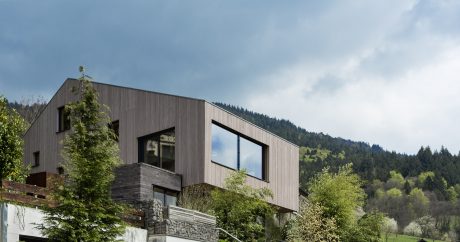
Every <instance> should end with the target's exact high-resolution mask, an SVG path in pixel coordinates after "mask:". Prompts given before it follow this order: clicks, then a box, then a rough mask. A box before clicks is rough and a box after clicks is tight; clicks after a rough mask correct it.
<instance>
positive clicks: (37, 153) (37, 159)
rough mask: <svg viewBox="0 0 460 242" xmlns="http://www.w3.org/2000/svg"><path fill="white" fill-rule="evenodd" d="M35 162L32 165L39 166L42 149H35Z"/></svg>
mask: <svg viewBox="0 0 460 242" xmlns="http://www.w3.org/2000/svg"><path fill="white" fill-rule="evenodd" d="M33 154H34V164H33V165H32V167H37V166H39V165H40V151H35V152H34V153H33Z"/></svg>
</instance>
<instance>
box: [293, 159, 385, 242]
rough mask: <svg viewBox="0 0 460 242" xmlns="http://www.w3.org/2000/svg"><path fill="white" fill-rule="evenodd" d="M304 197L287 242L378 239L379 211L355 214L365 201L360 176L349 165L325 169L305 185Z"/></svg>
mask: <svg viewBox="0 0 460 242" xmlns="http://www.w3.org/2000/svg"><path fill="white" fill-rule="evenodd" d="M307 190H308V193H309V195H308V198H307V200H305V201H303V202H302V204H301V210H300V215H299V217H298V218H296V220H295V221H294V223H293V226H292V227H291V229H290V231H289V232H288V238H289V239H290V240H291V241H363V242H365V241H379V240H380V233H381V230H382V225H383V214H381V213H378V212H369V213H367V214H363V215H361V214H359V213H358V211H359V209H360V208H361V207H362V206H363V204H364V201H365V197H366V196H365V193H364V190H363V189H362V188H361V180H360V178H359V177H358V176H357V175H356V174H354V173H353V171H352V166H351V164H346V165H344V166H342V167H340V168H339V170H338V172H331V171H330V170H329V169H327V168H325V169H323V171H322V172H321V173H318V174H317V175H316V176H315V177H314V178H313V179H312V180H311V181H310V183H309V184H308V187H307Z"/></svg>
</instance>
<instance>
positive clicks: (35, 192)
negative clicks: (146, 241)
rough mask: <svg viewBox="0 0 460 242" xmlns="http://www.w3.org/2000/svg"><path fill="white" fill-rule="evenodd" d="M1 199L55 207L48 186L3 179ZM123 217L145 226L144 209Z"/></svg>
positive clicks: (135, 210)
mask: <svg viewBox="0 0 460 242" xmlns="http://www.w3.org/2000/svg"><path fill="white" fill-rule="evenodd" d="M0 201H6V202H13V203H18V204H23V205H29V206H30V205H32V206H39V207H55V206H56V205H57V203H56V202H55V201H53V200H52V199H51V192H50V190H49V189H48V188H44V187H39V186H35V185H29V184H23V183H18V182H12V181H7V180H2V181H1V183H0ZM122 219H123V220H124V221H125V222H126V223H127V224H129V225H131V226H134V227H139V228H144V227H145V214H144V211H142V210H137V209H128V210H126V211H125V214H124V215H123V216H122Z"/></svg>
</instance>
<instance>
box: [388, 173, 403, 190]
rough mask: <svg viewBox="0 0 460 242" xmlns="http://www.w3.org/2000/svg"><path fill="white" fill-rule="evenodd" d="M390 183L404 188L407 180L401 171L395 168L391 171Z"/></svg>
mask: <svg viewBox="0 0 460 242" xmlns="http://www.w3.org/2000/svg"><path fill="white" fill-rule="evenodd" d="M388 183H390V184H391V186H392V187H397V188H402V187H403V186H404V183H405V180H404V177H403V176H402V175H401V173H399V172H397V171H394V170H393V171H390V179H389V180H388Z"/></svg>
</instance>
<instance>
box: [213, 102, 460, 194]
mask: <svg viewBox="0 0 460 242" xmlns="http://www.w3.org/2000/svg"><path fill="white" fill-rule="evenodd" d="M215 104H216V105H218V106H219V107H221V108H224V109H226V110H228V111H229V112H231V113H234V114H236V115H238V116H240V117H242V118H244V119H246V120H248V121H250V122H252V123H254V124H256V125H258V126H260V127H262V128H264V129H267V130H269V131H270V132H272V133H274V134H277V135H278V136H280V137H283V138H285V139H287V140H289V141H290V142H292V143H294V144H297V145H299V146H300V147H301V157H300V159H301V160H300V165H301V185H302V186H304V185H305V184H306V183H307V182H308V180H309V178H310V177H311V176H312V175H313V174H315V173H316V172H318V171H320V170H321V169H322V168H323V167H325V166H330V167H331V168H332V169H334V168H337V167H338V166H340V165H341V164H343V163H347V162H352V163H353V167H354V170H355V172H357V173H358V174H359V175H360V176H361V178H363V179H365V180H367V181H373V180H374V179H379V180H381V181H386V180H388V178H389V175H390V171H392V170H395V171H398V172H400V173H401V174H402V175H403V176H404V177H415V176H417V175H418V174H420V173H421V172H424V171H433V172H434V173H435V174H436V175H438V176H440V177H443V178H444V179H445V180H446V181H447V183H448V184H449V185H454V184H458V183H460V159H459V156H458V155H452V154H451V153H450V152H449V151H448V150H447V149H445V148H442V149H441V150H440V151H434V152H433V151H432V150H431V149H430V148H429V147H421V148H420V150H419V152H418V153H417V154H415V155H407V154H400V153H396V152H389V151H386V150H384V149H382V148H381V147H380V146H379V145H372V146H371V145H369V144H368V143H365V142H356V141H351V140H347V139H343V138H334V137H331V136H330V135H327V134H323V133H314V132H309V131H307V130H305V129H304V128H301V127H298V126H296V125H295V124H293V123H292V122H290V121H288V120H285V119H277V118H273V117H269V116H267V115H264V114H260V113H256V112H253V111H249V110H247V109H244V108H241V107H236V106H232V105H227V104H223V103H215ZM302 147H304V148H302ZM306 147H308V148H306Z"/></svg>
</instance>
